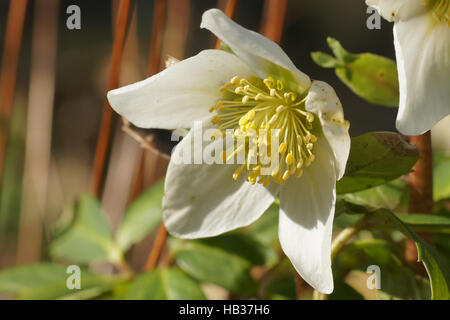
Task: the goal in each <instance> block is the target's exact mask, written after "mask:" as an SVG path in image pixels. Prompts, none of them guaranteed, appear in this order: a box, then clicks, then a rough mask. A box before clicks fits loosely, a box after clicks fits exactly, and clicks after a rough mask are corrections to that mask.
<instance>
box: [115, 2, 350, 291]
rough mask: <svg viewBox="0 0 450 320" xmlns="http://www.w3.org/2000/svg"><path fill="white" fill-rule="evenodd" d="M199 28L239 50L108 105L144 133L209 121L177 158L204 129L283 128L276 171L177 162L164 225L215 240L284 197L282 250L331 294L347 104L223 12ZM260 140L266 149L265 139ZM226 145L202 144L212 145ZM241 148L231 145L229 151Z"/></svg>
mask: <svg viewBox="0 0 450 320" xmlns="http://www.w3.org/2000/svg"><path fill="white" fill-rule="evenodd" d="M201 27H202V28H206V29H209V30H210V31H212V32H213V33H214V34H216V35H217V36H218V37H219V38H220V39H222V41H223V42H224V43H226V44H227V45H228V46H229V47H230V48H231V50H232V51H233V53H234V54H230V53H228V52H225V51H220V50H205V51H202V52H200V53H199V54H198V55H197V56H194V57H192V58H189V59H186V60H184V61H181V62H178V63H176V64H174V65H172V66H171V67H169V68H168V69H166V70H164V71H163V72H161V73H159V74H157V75H155V76H153V77H151V78H149V79H146V80H144V81H141V82H138V83H135V84H133V85H130V86H127V87H123V88H120V89H117V90H113V91H110V92H109V93H108V99H109V102H110V104H111V106H112V107H113V108H114V110H116V111H117V112H118V113H119V114H121V115H123V116H124V117H126V118H127V119H128V120H130V121H131V122H132V123H133V124H135V125H136V126H138V127H143V128H165V129H176V128H179V127H184V128H192V127H193V123H194V121H195V120H202V121H203V126H200V128H197V127H194V128H193V129H192V130H191V131H190V132H189V134H188V135H187V136H186V137H185V138H184V139H183V140H182V141H181V142H180V143H179V144H178V146H177V147H176V148H175V150H174V152H173V155H172V158H173V159H175V158H179V157H181V155H182V154H183V152H184V151H185V150H190V149H191V145H192V144H196V143H198V139H197V140H195V139H193V137H196V136H197V135H199V134H201V133H200V132H196V131H197V130H202V129H203V128H211V127H214V128H218V129H219V130H221V131H223V130H226V129H231V130H234V131H233V132H234V134H235V135H236V136H241V135H244V134H245V133H246V132H247V131H249V130H250V129H256V130H257V129H279V130H280V133H281V134H280V140H281V141H280V142H281V143H280V145H279V150H278V151H279V153H278V152H276V154H277V157H279V159H280V161H279V167H278V168H275V169H274V170H273V171H272V172H271V174H269V175H262V174H261V163H259V162H258V163H256V164H250V163H246V164H244V165H242V164H233V165H231V164H210V165H208V164H180V163H177V161H175V160H173V161H171V162H170V164H169V168H168V171H167V176H166V180H165V196H164V199H163V218H164V223H165V225H166V227H167V229H168V230H169V232H170V233H172V234H173V235H175V236H177V237H181V238H202V237H211V236H216V235H218V234H221V233H224V232H227V231H230V230H233V229H236V228H239V227H243V226H247V225H249V224H251V223H252V222H254V221H255V220H257V219H258V218H259V217H260V216H261V215H262V214H263V213H264V211H265V210H266V209H267V208H268V207H269V206H270V205H271V204H272V203H273V201H274V199H275V197H276V196H277V194H280V217H279V238H280V242H281V246H282V248H283V250H284V252H285V253H286V255H287V256H288V257H289V258H290V259H291V261H292V263H293V265H294V266H295V268H296V270H297V271H298V272H299V274H300V275H301V276H302V277H303V278H304V279H305V280H306V281H307V282H308V283H310V284H311V285H312V286H313V287H314V288H316V289H318V290H319V291H321V292H324V293H330V292H331V291H332V290H333V277H332V271H331V258H330V250H331V248H330V247H331V233H332V224H333V215H334V206H335V198H336V191H335V190H336V180H337V179H340V178H341V177H342V175H343V174H344V171H345V166H346V162H347V158H348V154H349V148H350V138H349V135H348V127H349V125H348V122H347V121H345V120H344V117H343V111H342V106H341V103H340V102H339V99H338V98H337V96H336V94H335V92H334V90H333V89H332V88H331V87H330V86H329V85H327V84H326V83H324V82H320V81H312V82H311V81H310V79H309V77H308V76H306V75H305V74H304V73H302V72H301V71H299V70H298V69H297V68H296V67H295V65H294V64H293V63H292V61H291V60H290V59H289V58H288V57H287V55H286V54H285V53H284V52H283V51H282V49H281V48H280V47H279V46H278V45H277V44H275V43H274V42H272V41H270V40H269V39H267V38H265V37H263V36H261V35H260V34H257V33H255V32H252V31H249V30H247V29H245V28H243V27H241V26H239V25H238V24H236V23H234V22H233V21H231V20H230V19H228V18H227V17H226V16H225V15H224V14H223V12H221V11H219V10H217V9H212V10H209V11H207V12H205V13H204V15H203V20H202V24H201ZM216 131H217V129H216ZM257 140H258V143H259V144H261V145H263V144H267V140H266V139H265V137H263V136H261V135H259V136H257ZM222 142H223V141H222V139H216V140H213V141H206V142H204V141H202V142H201V143H203V144H204V147H205V148H206V147H207V148H210V149H214V146H215V144H220V145H222ZM211 147H213V148H211ZM237 152H238V150H235V149H233V148H232V150H227V151H226V153H225V155H226V156H227V157H230V155H231V156H233V155H235V154H236V153H237ZM251 152H254V150H253V151H252V150H247V151H246V154H245V156H249V154H250V153H251ZM245 176H246V177H245Z"/></svg>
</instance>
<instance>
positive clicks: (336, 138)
mask: <svg viewBox="0 0 450 320" xmlns="http://www.w3.org/2000/svg"><path fill="white" fill-rule="evenodd" d="M305 107H306V110H307V111H310V112H313V113H315V114H317V115H318V116H319V119H320V123H321V124H322V130H323V134H324V135H325V138H326V140H327V141H328V144H329V146H330V148H331V150H332V152H333V155H334V159H335V161H336V165H335V167H336V179H337V180H339V179H341V178H342V176H343V175H344V173H345V166H346V164H347V159H348V155H349V153H350V135H349V134H348V129H349V124H348V121H345V120H344V112H343V109H342V104H341V102H340V101H339V98H338V97H337V95H336V92H335V91H334V89H333V88H332V87H331V86H330V85H328V84H327V83H325V82H322V81H313V82H312V85H311V89H310V90H309V93H308V96H307V98H306V102H305Z"/></svg>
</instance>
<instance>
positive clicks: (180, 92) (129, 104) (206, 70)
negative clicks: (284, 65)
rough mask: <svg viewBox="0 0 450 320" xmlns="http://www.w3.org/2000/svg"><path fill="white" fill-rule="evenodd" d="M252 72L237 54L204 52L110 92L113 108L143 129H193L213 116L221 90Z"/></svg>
mask: <svg viewBox="0 0 450 320" xmlns="http://www.w3.org/2000/svg"><path fill="white" fill-rule="evenodd" d="M251 74H252V73H251V71H250V70H249V68H248V67H247V65H246V64H245V63H243V62H242V61H240V60H239V59H238V58H237V57H236V56H235V55H232V54H229V53H227V52H224V51H221V50H205V51H202V52H200V53H199V54H198V55H196V56H194V57H192V58H189V59H186V60H183V61H181V62H178V63H176V64H174V65H172V66H171V67H170V68H168V69H165V70H164V71H162V72H160V73H158V74H157V75H155V76H153V77H150V78H148V79H146V80H144V81H140V82H137V83H134V84H132V85H129V86H126V87H122V88H119V89H116V90H112V91H109V92H108V100H109V103H110V104H111V106H112V107H113V109H114V110H115V111H116V112H118V113H119V114H120V115H122V116H124V117H125V118H126V119H128V120H129V121H130V122H131V123H133V124H134V125H136V126H137V127H141V128H161V129H175V128H190V127H191V126H192V123H193V121H194V120H201V119H205V118H207V117H210V115H211V114H210V113H209V108H210V107H211V106H212V105H214V103H216V101H217V100H218V99H219V98H220V97H221V95H222V93H221V92H220V91H219V89H220V88H221V87H222V86H223V85H224V84H225V83H226V82H228V81H230V79H231V78H232V77H234V76H240V77H248V76H250V75H251Z"/></svg>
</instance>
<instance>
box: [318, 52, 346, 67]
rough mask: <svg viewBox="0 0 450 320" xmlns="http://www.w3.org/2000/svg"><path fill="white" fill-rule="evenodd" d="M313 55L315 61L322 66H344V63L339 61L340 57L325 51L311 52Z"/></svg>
mask: <svg viewBox="0 0 450 320" xmlns="http://www.w3.org/2000/svg"><path fill="white" fill-rule="evenodd" d="M311 57H312V59H313V60H314V62H315V63H317V64H318V65H319V66H321V67H322V68H337V67H342V66H343V64H342V63H341V62H339V60H338V59H336V58H335V57H333V56H331V55H329V54H326V53H323V52H319V51H317V52H311Z"/></svg>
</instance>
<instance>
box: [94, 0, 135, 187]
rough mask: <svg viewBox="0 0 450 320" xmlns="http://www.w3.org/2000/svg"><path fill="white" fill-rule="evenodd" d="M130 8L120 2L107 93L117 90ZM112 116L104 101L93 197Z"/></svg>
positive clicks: (99, 181)
mask: <svg viewBox="0 0 450 320" xmlns="http://www.w3.org/2000/svg"><path fill="white" fill-rule="evenodd" d="M130 7H131V1H130V0H120V4H119V13H118V16H117V23H116V27H115V32H114V44H113V52H112V58H111V71H110V74H109V80H108V91H109V90H112V89H115V88H117V86H118V84H119V71H120V63H121V61H122V56H123V49H124V45H125V38H126V35H127V28H128V19H129V16H130V15H129V13H130ZM113 116H114V114H113V111H112V109H111V107H110V106H109V103H108V101H105V104H104V106H103V113H102V118H101V122H100V130H99V134H98V138H97V147H96V149H95V156H94V165H93V169H92V176H91V186H90V190H91V192H92V193H93V194H95V195H99V194H100V192H101V189H102V187H103V186H102V180H103V176H104V171H105V163H106V156H107V153H108V149H109V145H110V141H111V132H112V126H113Z"/></svg>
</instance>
